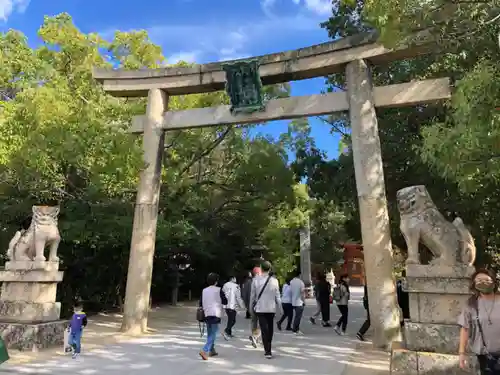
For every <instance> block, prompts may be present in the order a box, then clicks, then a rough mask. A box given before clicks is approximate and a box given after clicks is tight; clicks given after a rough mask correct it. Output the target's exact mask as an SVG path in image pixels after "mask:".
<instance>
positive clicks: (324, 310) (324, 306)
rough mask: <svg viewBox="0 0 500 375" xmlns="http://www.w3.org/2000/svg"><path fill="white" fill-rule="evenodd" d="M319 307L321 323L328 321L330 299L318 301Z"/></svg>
mask: <svg viewBox="0 0 500 375" xmlns="http://www.w3.org/2000/svg"><path fill="white" fill-rule="evenodd" d="M319 305H320V307H321V320H323V323H328V322H329V321H330V301H328V300H325V301H319Z"/></svg>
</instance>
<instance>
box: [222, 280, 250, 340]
mask: <svg viewBox="0 0 500 375" xmlns="http://www.w3.org/2000/svg"><path fill="white" fill-rule="evenodd" d="M222 291H223V292H224V294H225V296H226V298H227V305H226V306H225V308H226V315H227V325H226V329H225V330H224V332H222V336H223V337H224V338H225V339H226V340H227V339H228V338H230V337H233V331H232V330H233V327H234V325H235V324H236V307H238V306H239V307H240V308H242V309H244V308H245V303H244V302H243V300H242V298H241V291H240V286H239V285H238V284H236V277H235V276H231V277H230V278H229V281H228V282H227V283H225V284H224V286H223V287H222Z"/></svg>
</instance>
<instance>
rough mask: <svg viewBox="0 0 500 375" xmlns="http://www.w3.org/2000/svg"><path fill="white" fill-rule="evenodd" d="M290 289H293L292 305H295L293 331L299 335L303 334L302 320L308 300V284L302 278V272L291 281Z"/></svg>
mask: <svg viewBox="0 0 500 375" xmlns="http://www.w3.org/2000/svg"><path fill="white" fill-rule="evenodd" d="M290 289H291V290H292V307H293V313H294V317H293V325H292V331H293V332H294V333H295V334H297V335H302V332H301V331H300V321H301V320H302V315H303V314H304V306H305V301H306V286H305V284H304V282H303V281H302V280H301V279H300V273H299V272H297V274H296V275H295V277H294V278H293V279H292V281H290Z"/></svg>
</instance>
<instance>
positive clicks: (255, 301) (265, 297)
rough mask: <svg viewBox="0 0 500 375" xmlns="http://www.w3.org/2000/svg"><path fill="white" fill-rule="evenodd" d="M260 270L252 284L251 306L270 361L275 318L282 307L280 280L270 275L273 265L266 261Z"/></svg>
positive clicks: (265, 352) (266, 355)
mask: <svg viewBox="0 0 500 375" xmlns="http://www.w3.org/2000/svg"><path fill="white" fill-rule="evenodd" d="M260 268H261V270H262V273H261V275H259V276H256V277H254V279H253V282H252V293H251V295H250V305H251V306H252V308H253V311H254V312H255V314H256V315H257V318H258V320H259V326H260V330H261V335H262V345H263V346H264V355H265V357H266V358H268V359H270V358H272V357H273V354H272V341H273V334H274V317H275V315H276V310H277V309H278V307H279V306H281V296H280V287H279V283H278V280H277V279H276V278H275V277H274V276H271V275H269V272H270V271H271V263H270V262H267V261H265V262H263V263H262V264H261V266H260Z"/></svg>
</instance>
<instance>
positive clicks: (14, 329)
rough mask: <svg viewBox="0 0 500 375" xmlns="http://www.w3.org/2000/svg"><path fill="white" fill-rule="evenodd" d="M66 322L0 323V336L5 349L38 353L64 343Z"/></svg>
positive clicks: (61, 345)
mask: <svg viewBox="0 0 500 375" xmlns="http://www.w3.org/2000/svg"><path fill="white" fill-rule="evenodd" d="M67 326H68V321H67V320H58V321H55V322H44V323H35V324H30V323H8V322H0V336H1V337H2V339H3V340H4V341H5V344H6V345H7V348H9V349H16V350H21V351H38V350H41V349H46V348H50V347H54V346H60V347H61V349H62V347H63V343H64V330H65V329H66V328H67Z"/></svg>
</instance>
